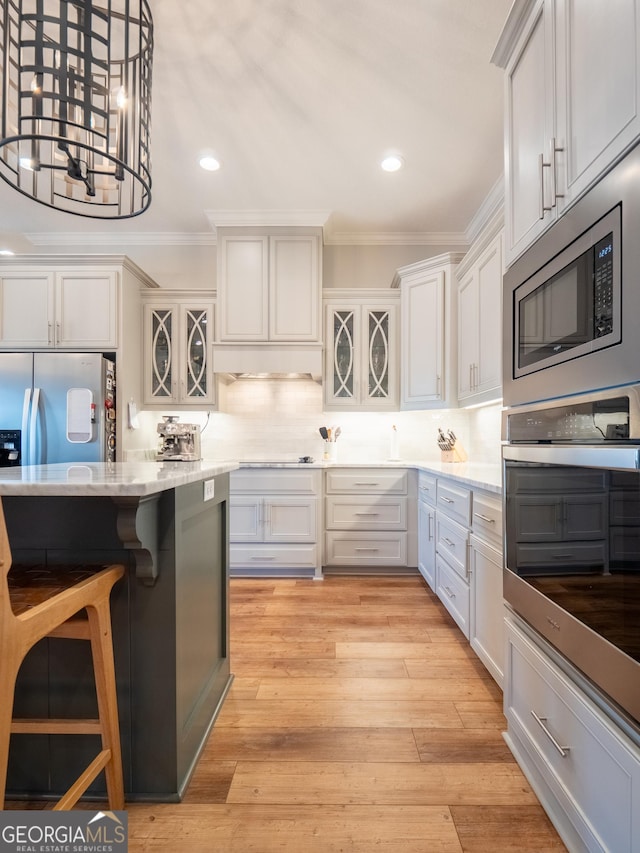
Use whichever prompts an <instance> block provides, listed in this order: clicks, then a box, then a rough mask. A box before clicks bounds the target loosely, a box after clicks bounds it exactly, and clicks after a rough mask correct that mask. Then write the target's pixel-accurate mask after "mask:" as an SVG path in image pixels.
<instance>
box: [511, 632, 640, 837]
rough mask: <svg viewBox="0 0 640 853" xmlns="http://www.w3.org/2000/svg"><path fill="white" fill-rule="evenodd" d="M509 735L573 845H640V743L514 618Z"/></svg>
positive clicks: (514, 747) (549, 810)
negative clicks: (617, 723) (639, 745)
mask: <svg viewBox="0 0 640 853" xmlns="http://www.w3.org/2000/svg"><path fill="white" fill-rule="evenodd" d="M504 712H505V715H506V717H507V720H508V723H509V729H508V733H507V742H508V743H509V746H510V748H511V750H512V751H513V753H514V754H515V756H516V758H517V759H518V762H519V764H520V766H521V767H522V769H523V771H524V772H525V774H526V775H527V777H528V779H529V781H530V782H531V784H532V786H533V788H534V790H535V791H536V793H537V795H538V797H539V798H540V801H541V802H542V803H543V805H544V806H545V809H546V811H547V813H548V814H549V816H550V818H551V819H552V821H553V823H554V824H555V826H556V828H557V829H558V832H559V833H560V835H561V836H562V839H563V841H564V842H565V844H566V845H567V847H568V848H569V849H570V850H572V851H608V853H634V851H637V850H639V849H640V749H639V748H638V746H637V745H636V744H635V743H633V742H632V741H631V739H630V738H628V737H627V736H626V735H625V734H624V733H623V732H622V730H621V729H620V728H618V727H617V726H616V725H614V723H613V722H612V721H611V719H610V718H609V717H608V716H607V715H606V714H605V713H604V712H603V711H602V710H601V709H600V708H599V707H598V706H597V705H596V704H595V703H594V702H593V701H592V700H591V699H590V698H589V696H587V695H586V694H585V693H584V692H583V691H582V690H581V689H580V687H579V686H578V685H577V684H576V683H575V682H574V681H573V680H572V679H571V678H570V677H569V676H568V675H567V674H566V673H565V672H563V670H562V669H561V668H560V667H559V666H558V665H556V663H555V662H554V661H552V660H551V658H550V657H549V656H548V655H547V654H546V652H545V651H544V649H543V647H542V646H541V645H538V644H537V642H536V641H535V640H534V638H533V636H531V635H529V633H528V632H527V630H526V629H524V626H521V624H520V622H519V620H518V619H517V617H514V618H509V619H507V660H506V673H505V693H504Z"/></svg>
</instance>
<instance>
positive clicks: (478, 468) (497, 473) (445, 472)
mask: <svg viewBox="0 0 640 853" xmlns="http://www.w3.org/2000/svg"><path fill="white" fill-rule="evenodd" d="M239 468H241V469H244V468H311V469H320V470H324V469H330V468H411V469H415V470H417V471H424V472H425V473H427V474H435V475H436V476H442V477H449V478H451V479H453V480H457V481H458V482H460V483H464V484H466V485H468V486H471V487H473V488H476V489H484V491H487V492H493V493H494V494H497V495H501V494H502V466H501V464H500V463H489V462H440V461H439V460H407V459H398V460H395V459H389V460H385V461H377V462H346V461H344V462H324V461H318V462H287V461H280V462H276V461H271V462H269V461H266V462H261V461H259V460H251V461H244V462H239Z"/></svg>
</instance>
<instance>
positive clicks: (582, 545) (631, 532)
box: [505, 450, 640, 661]
mask: <svg viewBox="0 0 640 853" xmlns="http://www.w3.org/2000/svg"><path fill="white" fill-rule="evenodd" d="M555 452H556V453H558V451H555ZM614 452H615V451H614ZM601 453H605V454H607V453H610V451H609V450H605V451H601ZM631 453H632V454H636V455H637V451H631ZM553 454H554V451H553V450H549V451H548V452H546V454H545V456H546V457H547V458H552V457H553ZM612 462H613V457H612ZM505 541H506V567H507V570H508V571H511V572H513V573H515V574H516V575H518V577H519V578H521V579H522V580H523V581H525V582H526V583H527V584H529V585H531V586H532V587H533V588H534V589H536V590H537V591H538V592H540V593H541V594H542V595H543V596H545V597H546V598H547V599H549V600H551V601H553V602H555V604H557V605H558V606H559V607H560V608H562V610H564V611H566V612H567V613H569V614H570V615H571V616H573V617H574V618H575V619H577V620H579V621H580V622H582V623H583V624H584V625H586V626H587V627H589V628H591V629H592V630H593V631H595V632H596V633H597V634H598V635H600V636H601V637H603V638H604V639H606V640H608V641H609V642H610V643H612V644H613V645H614V646H616V647H617V648H618V649H619V650H620V651H622V652H624V653H625V654H627V655H629V657H631V658H633V659H635V660H636V661H640V472H639V471H638V470H619V469H617V468H606V467H598V466H594V467H589V466H588V465H572V464H563V463H560V464H558V463H553V462H549V461H544V462H543V461H514V460H509V459H505Z"/></svg>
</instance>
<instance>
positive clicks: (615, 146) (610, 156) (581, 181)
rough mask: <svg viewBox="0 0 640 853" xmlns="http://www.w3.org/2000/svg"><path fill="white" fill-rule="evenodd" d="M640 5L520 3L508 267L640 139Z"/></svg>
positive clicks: (509, 134)
mask: <svg viewBox="0 0 640 853" xmlns="http://www.w3.org/2000/svg"><path fill="white" fill-rule="evenodd" d="M639 3H640V0H620V2H616V3H610V4H607V3H602V2H601V0H530V2H521V3H514V5H513V7H512V11H511V13H510V15H509V18H508V20H507V23H506V25H505V28H504V30H503V33H502V36H501V38H500V40H499V42H498V46H497V48H496V51H495V53H494V56H493V61H494V62H495V63H496V64H497V65H500V66H501V67H503V68H504V69H505V71H506V74H505V238H506V246H505V256H506V261H507V264H510V263H511V262H512V261H513V260H515V258H516V257H518V255H520V254H521V253H522V252H523V251H524V250H525V249H526V248H527V247H528V246H529V245H530V244H531V243H532V242H533V241H534V240H535V239H536V238H537V237H538V236H539V235H540V234H541V233H542V231H544V230H545V229H546V228H547V227H549V225H551V224H552V223H553V222H554V221H555V219H556V218H557V217H558V216H559V215H561V214H562V213H563V211H564V210H565V209H566V208H567V207H568V206H569V205H570V204H572V203H573V202H574V201H575V200H576V199H577V198H578V197H579V196H580V195H581V194H582V193H584V191H585V190H586V189H588V187H589V186H591V185H592V184H593V183H594V182H595V181H596V180H597V179H598V178H599V177H600V176H601V175H602V173H603V172H604V171H605V170H606V169H607V168H608V167H609V166H610V165H611V164H612V163H613V162H614V161H615V160H616V159H617V158H618V157H619V156H620V155H621V154H622V153H623V152H624V151H625V150H626V149H627V148H628V147H629V146H630V145H631V144H633V143H634V142H635V141H636V140H637V138H638V136H639V135H640V116H639V105H640V59H639V56H640V23H639V17H638V13H639V8H638V6H639Z"/></svg>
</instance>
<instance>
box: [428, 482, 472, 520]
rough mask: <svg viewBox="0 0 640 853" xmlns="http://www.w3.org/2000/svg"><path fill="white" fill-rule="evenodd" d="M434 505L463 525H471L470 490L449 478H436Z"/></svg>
mask: <svg viewBox="0 0 640 853" xmlns="http://www.w3.org/2000/svg"><path fill="white" fill-rule="evenodd" d="M436 495H437V503H436V506H437V507H438V509H439V510H442V512H446V514H447V515H448V516H449V517H450V518H453V519H454V521H457V522H458V523H459V524H462V525H464V527H469V526H470V525H471V490H470V489H465V488H464V487H463V486H458V485H457V484H455V483H452V482H451V481H449V480H438V486H437V489H436Z"/></svg>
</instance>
